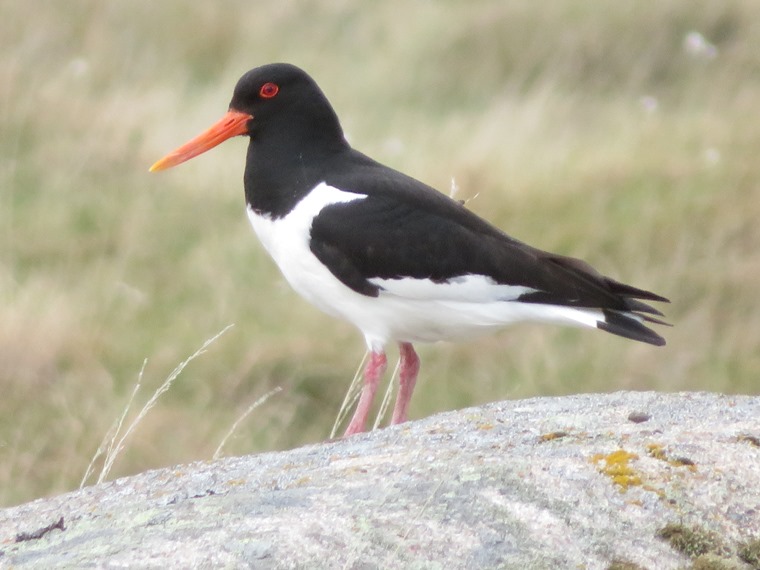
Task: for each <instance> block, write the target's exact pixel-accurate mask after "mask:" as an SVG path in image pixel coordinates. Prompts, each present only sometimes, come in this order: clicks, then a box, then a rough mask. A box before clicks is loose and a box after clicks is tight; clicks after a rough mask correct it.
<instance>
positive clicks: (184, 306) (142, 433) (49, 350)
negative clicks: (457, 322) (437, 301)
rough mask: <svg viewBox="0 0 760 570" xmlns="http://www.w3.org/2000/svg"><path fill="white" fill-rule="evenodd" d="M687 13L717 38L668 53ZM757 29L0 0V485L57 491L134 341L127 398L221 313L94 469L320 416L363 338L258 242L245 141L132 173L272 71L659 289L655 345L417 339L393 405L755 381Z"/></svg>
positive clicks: (10, 497) (611, 267)
mask: <svg viewBox="0 0 760 570" xmlns="http://www.w3.org/2000/svg"><path fill="white" fill-rule="evenodd" d="M691 32H698V33H699V34H701V36H702V37H704V38H705V39H706V40H707V41H708V42H710V45H711V46H712V47H713V48H714V51H713V50H711V49H710V46H707V47H706V48H704V49H701V50H700V49H697V50H690V49H687V44H688V41H687V37H688V35H689V34H690V33H691ZM758 46H760V20H758V18H756V4H755V3H754V2H752V1H751V0H733V1H732V0H727V1H724V2H707V1H695V0H673V1H670V2H657V3H651V2H647V3H641V2H635V1H633V0H621V1H618V2H607V3H603V4H600V3H598V2H592V1H590V0H574V1H571V0H564V1H560V0H557V1H555V2H552V3H551V5H545V4H543V3H541V4H538V3H535V2H530V1H510V2H505V1H504V0H477V1H474V2H454V1H448V2H422V1H415V2H408V1H405V0H390V1H388V2H383V3H359V2H351V1H348V0H337V1H335V2H330V3H322V2H316V1H313V2H292V3H291V2H279V3H278V2H272V3H252V2H247V1H242V0H240V1H225V2H214V3H186V2H180V1H178V0H165V1H163V2H160V3H156V2H148V1H145V0H134V1H131V2H103V1H100V0H91V1H86V0H72V1H71V2H54V1H41V2H38V3H36V4H35V6H34V9H31V7H29V6H26V5H23V4H20V3H18V2H16V1H15V0H0V504H2V505H10V504H15V503H19V502H22V501H25V500H29V499H32V498H34V497H38V496H42V495H46V494H52V493H59V492H62V491H65V490H69V489H72V488H75V487H76V485H78V483H79V480H80V479H81V477H82V475H83V473H84V471H85V468H86V466H87V464H88V462H89V460H90V458H91V457H92V455H93V454H94V452H95V450H96V448H97V446H98V444H99V443H100V441H101V439H102V438H103V436H104V434H105V433H106V432H107V431H108V429H109V427H110V426H111V425H112V423H113V422H114V420H115V419H116V418H118V417H119V415H120V414H121V411H122V409H123V408H124V405H125V403H126V400H127V399H128V397H129V394H130V393H131V391H132V387H133V386H134V384H135V382H136V380H137V375H138V372H139V370H140V368H141V366H142V363H143V360H144V359H145V358H147V359H148V363H147V366H146V368H145V373H144V377H143V384H144V386H143V392H141V394H140V395H139V396H138V400H139V401H140V402H144V401H145V400H147V398H148V397H149V395H150V393H151V392H152V391H153V390H154V389H155V388H156V387H157V386H158V385H160V384H161V382H162V381H163V380H164V378H165V377H166V376H167V375H168V374H169V373H170V371H171V370H172V369H173V368H174V366H175V365H176V364H177V363H178V362H180V361H181V360H183V359H184V358H185V357H186V356H188V355H189V354H191V353H192V352H193V351H194V350H195V349H196V348H197V347H198V346H200V345H201V343H202V342H203V341H204V340H205V339H207V338H209V337H211V336H212V335H213V334H214V333H216V332H217V331H219V330H220V329H221V328H223V327H224V326H225V325H227V324H229V323H236V326H235V327H234V328H233V329H232V330H231V331H229V332H228V333H227V334H225V335H224V336H223V337H222V338H221V339H219V340H218V341H217V342H216V343H214V345H213V346H212V347H211V348H210V349H209V351H208V353H207V354H204V355H203V356H202V357H200V358H198V359H197V360H195V361H194V362H192V363H191V364H190V366H188V368H187V369H186V370H185V371H184V373H183V375H182V376H181V377H180V378H179V380H177V382H176V383H175V385H174V386H173V387H172V389H171V390H170V391H169V392H168V393H167V394H165V395H164V396H163V397H162V399H161V400H160V401H159V404H158V405H157V407H156V408H154V409H153V410H152V411H151V412H150V414H148V416H147V417H146V418H145V420H144V421H143V422H142V423H141V424H140V426H139V428H138V429H137V431H136V432H135V433H134V434H133V437H132V439H131V440H129V442H128V445H127V448H126V449H125V451H124V453H123V454H122V456H121V457H120V458H119V460H118V461H117V463H116V466H115V468H114V470H113V472H112V476H118V475H124V474H128V473H134V472H138V471H142V470H145V469H148V468H152V467H158V466H164V465H170V464H175V463H179V462H187V461H191V460H195V459H208V458H209V457H210V456H211V454H212V453H213V451H214V449H216V446H217V445H218V444H219V442H220V440H221V439H222V437H223V435H224V434H225V433H226V431H227V430H228V429H229V427H230V426H231V425H232V423H233V422H234V421H235V419H236V418H238V417H239V416H240V414H241V413H242V412H243V410H245V408H246V407H248V405H250V404H251V403H252V402H253V401H254V400H256V399H257V398H258V397H259V396H261V395H262V394H264V393H265V392H267V391H268V390H270V389H271V388H273V387H275V386H282V387H283V388H284V390H283V391H282V392H280V393H279V394H277V395H276V396H274V397H272V398H271V399H270V400H269V401H268V402H266V403H265V404H264V405H263V406H261V407H259V408H258V409H257V410H256V411H255V412H254V413H253V415H252V416H250V417H249V418H248V419H247V420H246V421H245V422H244V424H243V425H242V426H241V428H240V429H239V430H238V431H237V432H236V435H235V437H234V438H233V439H232V440H231V441H230V442H229V443H228V445H227V447H226V451H227V452H228V453H230V454H243V453H252V452H258V451H264V450H275V449H283V448H288V447H292V446H296V445H300V444H303V443H307V442H315V441H320V440H323V439H324V438H325V437H326V436H327V434H328V433H329V429H330V426H331V425H332V421H333V419H334V417H335V414H336V413H337V410H338V407H339V404H340V401H341V399H342V397H343V394H344V392H345V389H346V387H347V385H348V382H349V381H350V379H351V376H352V374H353V372H354V370H355V368H356V366H357V365H358V363H359V360H360V358H361V355H362V352H363V350H364V347H363V341H362V339H361V337H360V336H359V335H358V334H357V332H356V331H354V330H353V329H352V328H351V327H350V326H349V325H347V324H344V323H340V322H336V321H333V320H331V319H330V318H329V317H327V316H324V315H322V314H321V313H319V312H317V311H316V310H315V309H313V308H311V307H310V306H308V305H307V304H306V303H305V302H304V301H302V300H300V299H299V298H297V296H296V295H295V294H294V293H292V292H291V291H290V290H289V288H288V286H287V285H286V284H285V282H284V280H283V279H282V278H281V277H280V276H279V274H278V272H277V270H276V268H275V267H274V265H273V263H272V262H271V261H270V260H269V259H268V258H267V256H266V254H265V253H264V251H263V249H262V248H261V247H260V246H259V245H258V244H257V243H256V240H255V237H254V236H253V234H252V232H251V230H250V228H249V227H248V221H247V219H246V216H245V213H244V207H243V192H242V172H243V161H244V152H245V144H246V143H245V141H244V140H242V139H238V140H235V141H232V142H229V143H227V144H225V145H223V146H222V147H219V148H218V149H216V150H214V151H213V152H212V153H209V154H207V155H204V156H203V157H200V158H198V159H195V160H193V161H191V162H190V163H188V164H186V165H183V166H182V167H180V168H177V169H174V170H171V171H168V172H166V173H161V174H152V175H151V174H149V173H148V172H147V169H148V166H149V165H150V164H152V163H153V161H155V160H156V159H158V158H160V157H161V156H163V154H165V153H166V152H167V151H169V150H171V149H172V148H174V147H176V146H177V145H178V144H180V143H182V142H184V141H185V140H187V139H188V138H190V137H191V136H194V135H195V134H197V133H198V132H199V131H200V130H202V129H204V128H205V127H207V126H208V125H209V124H211V122H213V121H215V120H216V119H217V118H218V117H219V116H221V114H222V113H223V112H224V111H225V110H226V107H227V103H228V101H229V98H230V97H231V93H232V87H233V86H234V84H235V81H236V80H237V78H238V77H239V76H240V75H241V74H242V73H243V72H245V71H246V70H248V69H249V68H251V67H254V66H256V65H260V64H263V63H268V62H272V61H289V62H292V63H295V64H297V65H300V66H302V67H304V68H305V69H307V70H308V71H309V72H310V73H311V74H312V75H313V76H314V77H315V78H316V79H317V81H318V82H319V83H320V85H321V86H322V87H323V89H324V90H325V92H326V93H327V95H328V97H329V98H330V100H331V101H332V102H333V104H334V106H335V108H336V110H337V111H338V114H339V115H340V116H341V118H342V121H343V124H344V127H345V129H346V131H347V134H348V136H349V138H350V140H351V141H352V143H353V144H354V145H355V146H356V147H357V148H359V149H361V150H363V151H364V152H366V153H368V154H370V155H371V156H374V157H375V158H377V159H379V160H381V161H383V162H385V163H387V164H389V165H391V166H393V167H395V168H398V169H400V170H402V171H405V172H408V173H410V174H412V175H413V176H415V177H417V178H419V179H422V180H424V181H426V182H428V183H430V184H432V185H434V186H436V187H438V188H440V189H441V190H443V191H448V189H449V188H450V186H451V179H452V177H453V178H454V179H455V180H456V183H457V186H458V188H459V190H458V197H459V198H463V199H468V200H469V203H468V206H469V207H470V208H472V209H473V210H475V211H476V212H478V213H480V214H481V215H484V216H485V217H487V218H488V219H490V220H491V221H493V222H494V223H496V224H497V225H499V226H500V227H502V228H504V229H505V230H506V231H507V232H508V233H510V234H511V235H514V236H515V237H518V238H520V239H522V240H524V241H527V242H529V243H531V244H534V245H537V246H539V247H542V248H544V249H549V250H553V251H557V252H560V253H565V254H569V255H573V256H576V257H581V258H583V259H586V260H587V261H589V262H591V263H592V264H593V265H595V266H596V267H598V268H599V269H600V270H601V271H603V272H605V273H607V274H608V275H611V276H613V277H615V278H618V279H620V280H622V281H625V282H628V283H631V284H633V285H636V286H640V287H644V288H648V289H651V290H653V291H655V292H658V293H661V294H663V295H665V296H668V297H670V298H671V299H672V300H673V303H672V305H670V306H668V307H666V311H667V313H668V318H669V319H670V320H671V321H672V322H673V323H674V324H675V325H676V326H675V328H673V329H668V330H664V334H665V336H666V337H667V339H668V343H669V344H668V346H667V347H665V348H663V349H656V348H653V347H650V346H646V345H641V344H637V343H632V342H627V341H625V340H623V339H620V338H616V337H613V336H611V335H604V334H601V333H598V332H593V331H587V330H586V331H579V330H572V329H561V328H552V327H545V326H538V325H521V326H519V327H515V328H511V329H507V330H505V331H504V332H502V333H500V334H498V335H494V336H491V337H485V338H482V339H479V340H477V341H473V342H470V343H464V344H458V345H449V344H441V345H432V346H422V347H420V353H421V357H422V359H423V368H422V373H421V377H420V383H419V385H418V388H417V392H416V394H415V398H414V399H413V401H412V406H411V410H410V413H411V417H412V418H419V417H423V416H426V415H428V414H432V413H435V412H438V411H442V410H448V409H454V408H461V407H464V406H469V405H474V404H479V403H483V402H488V401H493V400H499V399H506V398H523V397H529V396H536V395H545V396H549V395H560V394H568V393H576V392H594V391H613V390H620V389H636V390H663V391H676V390H713V391H720V392H729V393H754V394H757V393H760V381H759V379H758V375H759V373H760V318H758V317H760V313H759V312H758V310H757V286H758V280H759V279H760V247H759V245H760V222H758V220H759V219H760V194H759V193H758V186H759V184H760V182H759V181H760V161H758V158H757V157H758V151H760V115H758V101H760V50H758V49H757V47H758ZM697 47H699V46H697ZM694 52H696V53H694ZM394 357H395V354H393V353H392V356H391V358H394Z"/></svg>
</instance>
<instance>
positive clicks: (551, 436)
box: [538, 431, 568, 443]
mask: <svg viewBox="0 0 760 570" xmlns="http://www.w3.org/2000/svg"><path fill="white" fill-rule="evenodd" d="M566 435H568V433H567V432H566V431H552V432H549V433H545V434H543V435H541V437H539V438H538V439H539V441H540V442H541V443H543V442H545V441H553V440H555V439H560V438H562V437H565V436H566Z"/></svg>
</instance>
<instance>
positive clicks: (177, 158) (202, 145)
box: [150, 109, 253, 172]
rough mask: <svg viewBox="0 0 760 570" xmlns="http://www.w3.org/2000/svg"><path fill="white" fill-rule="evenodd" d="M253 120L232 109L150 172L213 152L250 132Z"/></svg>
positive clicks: (246, 114) (168, 155)
mask: <svg viewBox="0 0 760 570" xmlns="http://www.w3.org/2000/svg"><path fill="white" fill-rule="evenodd" d="M251 119H253V115H249V114H248V113H243V112H242V111H235V110H234V109H230V110H229V111H227V114H226V115H224V117H222V118H221V119H220V120H219V121H217V122H216V123H215V124H213V125H212V126H211V127H210V128H209V129H208V130H206V131H204V132H202V133H201V134H199V135H198V136H197V137H195V138H194V139H193V140H191V141H188V142H186V143H185V144H183V145H182V146H181V147H179V148H177V149H174V150H173V151H171V152H170V153H169V154H167V155H166V156H165V157H163V158H162V159H161V160H159V161H158V162H156V163H155V164H154V165H153V166H151V167H150V172H156V171H157V170H164V169H166V168H171V167H172V166H177V165H178V164H182V163H183V162H185V161H186V160H190V159H191V158H193V157H195V156H198V155H199V154H202V153H204V152H206V151H207V150H211V149H212V148H214V147H215V146H216V145H218V144H221V143H223V142H224V141H226V140H227V139H229V138H232V137H236V136H239V135H244V134H246V133H247V132H248V121H250V120H251Z"/></svg>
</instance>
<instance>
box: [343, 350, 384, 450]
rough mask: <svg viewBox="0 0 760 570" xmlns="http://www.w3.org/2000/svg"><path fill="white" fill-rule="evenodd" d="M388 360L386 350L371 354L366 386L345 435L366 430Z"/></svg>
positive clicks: (365, 370)
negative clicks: (368, 417)
mask: <svg viewBox="0 0 760 570" xmlns="http://www.w3.org/2000/svg"><path fill="white" fill-rule="evenodd" d="M387 364H388V361H387V360H386V358H385V353H384V352H372V353H370V355H369V362H367V366H365V367H364V387H363V388H362V395H361V397H360V398H359V404H358V405H357V406H356V411H355V412H354V417H352V418H351V422H350V423H349V424H348V428H347V429H346V433H344V434H343V437H348V436H349V435H354V434H355V433H361V432H363V431H364V426H365V425H366V423H367V416H368V415H369V410H370V408H371V407H372V401H373V400H374V399H375V392H377V385H378V383H379V382H380V377H381V376H382V375H383V373H384V372H385V367H386V366H387Z"/></svg>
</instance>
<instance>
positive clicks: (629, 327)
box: [596, 303, 667, 346]
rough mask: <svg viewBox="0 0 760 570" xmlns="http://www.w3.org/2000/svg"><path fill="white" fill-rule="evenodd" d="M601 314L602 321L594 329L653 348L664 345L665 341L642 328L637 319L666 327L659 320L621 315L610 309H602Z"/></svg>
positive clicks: (635, 315) (643, 316) (629, 314)
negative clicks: (602, 314) (644, 343)
mask: <svg viewBox="0 0 760 570" xmlns="http://www.w3.org/2000/svg"><path fill="white" fill-rule="evenodd" d="M642 304H643V303H642ZM650 308H651V307H650ZM602 313H604V321H599V322H598V323H597V325H596V327H597V328H598V329H601V330H603V331H607V332H608V333H612V334H616V335H618V336H622V337H625V338H630V339H631V340H638V341H641V342H646V343H649V344H653V345H655V346H664V345H665V339H664V338H662V337H661V336H660V335H658V334H657V333H656V332H654V331H653V330H652V329H650V328H648V327H646V326H644V325H643V324H642V323H641V321H640V320H639V319H643V320H645V321H649V322H653V323H657V324H661V325H667V323H665V322H663V321H661V320H659V319H653V318H651V317H647V316H645V315H637V314H636V313H633V312H631V313H622V312H620V311H615V310H611V309H602ZM636 317H638V318H636Z"/></svg>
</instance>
